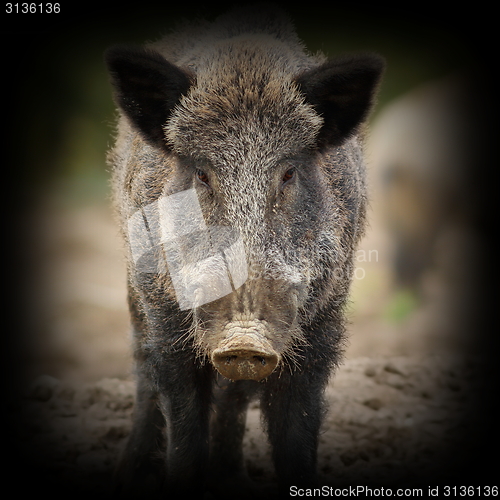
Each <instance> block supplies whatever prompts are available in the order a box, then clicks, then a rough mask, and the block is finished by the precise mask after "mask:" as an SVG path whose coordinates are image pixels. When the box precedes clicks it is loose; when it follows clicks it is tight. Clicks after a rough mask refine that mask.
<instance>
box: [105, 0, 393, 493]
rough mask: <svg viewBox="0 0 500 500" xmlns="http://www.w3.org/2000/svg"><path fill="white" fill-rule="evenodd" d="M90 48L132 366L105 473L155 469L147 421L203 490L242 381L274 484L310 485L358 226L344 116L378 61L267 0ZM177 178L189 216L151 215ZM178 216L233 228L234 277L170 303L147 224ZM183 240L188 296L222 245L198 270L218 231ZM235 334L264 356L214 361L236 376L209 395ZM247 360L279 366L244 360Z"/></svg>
mask: <svg viewBox="0 0 500 500" xmlns="http://www.w3.org/2000/svg"><path fill="white" fill-rule="evenodd" d="M106 62H107V65H108V68H109V70H110V73H111V79H112V84H113V87H114V89H115V100H116V103H117V105H118V107H119V109H120V112H121V114H120V120H119V124H118V136H117V139H116V143H115V146H114V148H113V150H112V152H111V154H110V155H109V162H110V163H111V165H112V167H113V190H114V200H115V206H116V211H117V213H118V218H119V221H120V226H121V229H122V233H123V237H124V239H125V241H126V243H127V252H128V254H127V262H128V284H129V304H130V312H131V319H132V324H133V328H134V353H135V359H136V363H137V377H138V392H137V405H136V411H135V417H134V418H135V420H134V427H133V430H132V433H131V436H130V439H129V442H128V445H127V448H126V450H125V453H124V456H123V458H122V461H121V463H120V466H119V470H118V473H117V477H118V481H119V488H121V492H126V493H130V491H134V490H135V491H137V492H141V491H142V487H143V485H144V482H145V481H147V480H148V477H149V475H150V473H153V474H155V473H158V470H157V467H155V465H154V463H153V461H152V458H151V457H152V456H154V454H155V453H156V446H157V442H158V441H159V440H160V437H161V431H160V430H159V429H158V427H159V422H165V423H166V428H167V432H166V434H167V447H166V450H167V451H166V458H165V460H166V462H167V467H166V468H163V474H165V470H166V476H167V477H166V481H165V484H166V485H167V486H166V487H167V488H168V491H169V493H170V494H174V496H175V494H176V493H177V494H179V495H180V494H182V495H183V496H186V497H187V496H189V495H193V496H201V492H202V491H203V490H204V489H205V488H206V487H209V488H210V485H209V483H210V479H211V478H215V479H214V483H213V484H212V486H211V488H212V491H213V494H214V495H217V494H218V493H217V491H220V490H218V483H219V479H218V477H219V476H223V475H229V476H230V475H233V476H234V477H237V478H241V477H243V475H244V473H243V469H244V461H243V455H242V451H241V443H242V438H243V432H244V429H245V425H244V417H243V415H244V412H245V411H246V408H247V405H248V403H249V401H250V399H251V398H252V397H253V396H256V395H258V396H259V397H260V400H261V409H262V413H263V416H264V419H265V422H266V429H267V432H268V436H269V440H270V443H271V445H272V447H273V460H274V464H275V467H276V472H277V476H278V478H279V481H280V483H281V484H282V486H283V487H284V491H287V490H286V488H287V486H288V485H290V484H295V485H297V486H299V485H310V484H313V480H314V474H315V467H316V448H317V442H318V432H319V426H320V424H321V420H322V415H323V412H324V403H323V391H324V388H325V385H326V383H327V381H328V378H329V376H330V374H331V372H332V370H333V369H334V368H335V367H336V366H337V365H338V363H339V362H340V359H341V353H342V350H343V343H344V337H345V319H344V308H345V304H346V300H347V297H348V292H349V286H350V282H351V278H352V272H353V267H354V266H353V264H354V263H353V258H354V252H355V250H356V246H357V244H358V242H359V240H360V238H361V236H362V234H363V232H364V226H365V211H366V185H365V167H364V164H363V154H362V137H361V135H362V134H361V127H362V123H363V121H364V120H365V118H366V116H367V114H368V113H369V111H370V107H371V105H372V102H373V98H374V95H375V92H376V87H377V82H378V80H379V78H380V75H381V72H382V69H383V62H382V60H381V58H380V57H378V56H375V55H363V56H359V57H351V58H344V59H340V60H328V59H327V58H326V57H324V56H323V55H315V56H312V55H311V54H309V53H308V52H307V51H306V50H305V48H304V46H303V44H302V42H301V41H300V40H299V38H298V37H297V35H296V33H295V31H294V29H293V25H292V23H291V21H290V19H289V18H288V16H287V15H286V14H284V13H283V12H282V11H280V10H279V9H276V8H268V7H266V8H262V7H259V8H242V9H236V10H234V11H232V12H230V13H228V14H225V15H223V16H220V17H219V18H218V19H216V20H215V21H214V22H213V23H208V22H204V21H199V22H195V23H186V24H184V25H183V26H181V27H179V28H178V29H177V30H176V31H174V32H173V33H171V34H170V35H167V36H166V37H164V38H162V39H161V40H159V41H157V42H154V43H150V44H148V45H147V46H146V47H130V46H128V47H117V48H112V49H110V50H109V51H108V52H107V54H106ZM178 193H190V194H192V195H193V196H194V198H193V199H194V200H196V201H195V202H194V204H195V205H196V207H195V208H196V210H198V208H197V207H198V204H199V212H200V213H201V215H200V214H199V213H198V212H197V211H196V210H194V209H193V213H194V214H195V215H194V216H192V217H191V218H190V217H188V216H187V215H184V214H183V213H182V211H181V216H178V215H176V216H175V217H176V218H174V219H172V220H170V219H168V217H171V218H173V217H174V216H172V215H168V216H165V214H163V215H162V212H161V210H160V208H159V207H160V206H163V205H162V204H163V202H164V201H165V200H169V199H170V200H171V199H172V198H169V197H173V195H177V194H178ZM191 208H193V207H191ZM191 208H189V207H188V208H187V209H186V210H187V211H189V210H191ZM141 214H142V216H141ZM196 214H198V215H196ZM162 217H166V218H167V219H168V220H162ZM193 218H194V219H193ZM193 220H198V229H197V230H198V231H199V232H200V233H202V234H205V233H204V231H205V232H206V231H208V229H204V228H222V229H221V234H226V233H227V234H228V235H229V234H231V235H233V234H234V235H236V236H235V238H236V239H237V241H239V242H241V245H242V248H244V257H242V261H243V263H244V265H243V267H244V273H243V274H244V276H245V279H244V281H243V282H242V283H239V284H238V285H237V286H235V285H234V276H232V278H231V280H232V281H231V286H232V288H231V289H230V290H229V292H228V293H226V294H225V295H223V294H220V295H218V296H217V297H216V298H211V299H210V300H209V301H208V302H206V303H203V304H197V303H196V302H193V305H192V308H191V309H190V308H189V307H185V306H182V307H181V305H180V303H181V300H180V294H182V292H180V291H179V287H178V285H177V288H176V286H174V278H173V273H174V271H175V269H174V268H175V266H176V265H177V263H178V262H177V261H175V262H174V263H172V262H173V261H171V260H168V259H167V258H166V257H165V255H166V252H167V250H166V249H165V248H166V247H165V244H166V237H165V234H164V232H162V231H164V230H165V229H164V228H165V227H166V226H168V225H169V224H170V225H171V226H172V227H173V226H178V227H179V228H180V229H179V230H180V233H179V234H181V235H183V236H185V235H188V234H189V233H190V231H194V229H193V227H191V226H190V225H192V224H193ZM162 228H163V229H162ZM176 241H180V240H176ZM186 241H187V243H186V242H185V243H184V246H185V247H186V252H189V251H190V252H191V254H190V255H191V257H190V258H191V260H189V259H188V260H189V261H188V264H189V265H187V264H186V265H185V266H184V267H182V266H180V267H179V268H181V271H179V276H177V277H178V278H179V280H180V281H182V280H184V281H183V282H186V283H188V284H190V286H191V288H193V290H192V291H191V292H192V294H193V295H196V293H197V292H198V291H199V288H196V287H199V285H197V281H196V279H197V278H198V277H197V276H194V277H193V276H192V274H193V271H191V275H189V272H188V271H182V270H183V269H185V268H190V269H197V272H198V273H205V272H206V273H208V275H210V276H214V277H215V278H214V280H216V279H219V278H220V271H221V269H223V270H225V268H224V267H220V266H221V264H220V262H221V261H222V260H223V259H220V258H219V259H218V260H217V258H214V259H213V266H214V267H212V268H211V265H212V264H211V262H212V261H211V260H210V259H209V258H208V257H213V256H214V255H215V254H216V251H219V250H220V248H222V247H221V246H220V245H222V244H223V243H224V241H223V239H221V241H220V242H219V241H217V244H220V245H219V246H220V248H219V247H217V248H215V250H214V249H211V252H212V250H213V252H212V253H211V254H210V255H208V254H207V256H205V255H204V251H205V250H204V249H203V248H202V249H201V250H200V249H196V248H195V249H193V248H190V245H189V240H186ZM211 241H212V240H211ZM169 243H172V241H171V240H169ZM174 243H175V241H174ZM179 245H180V243H179ZM183 248H184V247H183ZM183 251H184V250H182V249H180V250H179V248H177V249H176V252H177V254H176V255H178V254H179V253H180V254H181V257H182V252H183ZM174 253H175V252H174ZM193 255H194V256H195V257H196V259H195V262H196V266H191V263H192V262H193V260H192V258H193ZM217 255H219V254H217ZM220 255H222V254H220ZM161 256H163V257H161ZM240 257H241V256H240ZM141 259H142V261H141ZM155 259H156V260H155ZM162 259H163V260H162ZM200 259H201V260H200ZM181 260H182V259H181ZM200 262H203V263H204V264H203V265H200V266H198V264H199V263H200ZM217 262H218V263H217ZM224 262H226V264H227V256H226V257H225V260H224ZM141 266H142V267H141ZM217 266H219V267H217ZM228 269H229V267H228ZM175 272H177V271H175ZM183 272H184V274H182V273H183ZM210 273H212V274H210ZM194 274H196V273H194ZM211 286H215V288H217V286H216V285H213V284H212V285H211ZM186 287H187V285H186ZM187 288H189V287H187ZM231 290H232V291H231ZM188 292H189V290H188ZM188 292H186V293H188ZM191 292H189V293H191ZM201 293H202V294H203V293H205V291H204V290H202V292H201ZM211 297H212V296H211ZM229 331H231V332H233V333H231V334H229V333H228V332H229ZM239 331H242V332H243V334H242V336H241V337H244V336H245V335H247V337H251V335H249V334H248V332H250V331H251V332H252V335H254V337H255V338H257V339H260V340H258V341H259V342H260V341H262V342H261V344H262V345H263V346H266V349H268V350H269V349H271V350H272V353H271V354H273V353H275V354H276V356H274V357H273V356H270V357H267V358H266V356H267V353H268V351H265V350H264V348H262V350H261V351H259V352H260V353H261V354H262V353H264V354H265V356H264V355H263V356H262V357H260V356H255V357H254V358H255V359H253V361H252V362H253V363H254V364H253V365H251V366H253V367H254V368H253V369H255V370H257V371H259V373H265V376H264V375H263V376H262V377H264V379H263V380H261V378H259V377H257V375H256V376H254V377H253V379H252V380H247V379H248V378H251V377H250V375H248V373H250V372H248V373H247V372H245V373H246V375H245V377H246V378H247V379H244V378H245V377H243V376H240V375H238V376H234V377H232V376H228V378H232V379H234V378H238V377H240V378H241V380H236V381H234V382H229V381H228V382H227V386H224V390H220V391H218V392H217V387H216V384H215V385H214V381H215V378H216V377H215V370H216V369H217V370H218V371H219V372H220V373H222V374H224V373H225V372H224V371H223V367H222V366H221V364H222V362H219V361H217V362H218V363H219V365H217V362H216V361H215V358H214V357H213V356H212V355H213V353H214V352H215V351H216V350H217V349H218V347H219V346H221V345H224V343H225V342H228V339H231V340H230V341H231V342H233V339H236V340H238V339H239V338H240V337H238V335H239V333H236V334H235V333H234V332H239ZM245 332H247V333H245ZM254 337H252V338H254ZM252 342H253V341H252ZM226 345H227V344H226ZM231 345H232V344H231ZM267 346H271V347H267ZM228 352H229V351H228ZM231 352H233V351H231ZM235 352H236V354H235V357H236V358H238V356H239V352H238V349H236V350H235ZM250 352H252V353H253V352H254V351H250ZM223 354H224V356H225V351H223ZM231 357H232V356H228V358H227V362H228V363H229V362H230V361H231V360H230V359H229V358H231ZM261 358H262V359H261ZM223 359H226V358H225V357H224V358H223ZM260 359H261V361H262V366H265V365H266V363H267V366H271V367H272V366H273V365H272V363H270V362H269V360H270V359H272V360H275V359H278V360H279V364H277V367H276V368H275V369H274V371H272V372H270V371H262V370H265V369H264V368H262V367H261V366H260V365H259V360H260ZM273 362H274V361H273ZM276 363H278V362H276ZM216 392H217V394H216ZM214 400H215V402H214ZM212 404H215V411H214V413H213V418H212V419H211V422H209V420H210V419H209V416H210V409H211V407H212ZM209 470H210V474H209V473H208V471H209ZM218 475H219V476H218ZM207 485H208V486H207ZM221 488H223V486H221ZM235 495H238V493H237V492H235Z"/></svg>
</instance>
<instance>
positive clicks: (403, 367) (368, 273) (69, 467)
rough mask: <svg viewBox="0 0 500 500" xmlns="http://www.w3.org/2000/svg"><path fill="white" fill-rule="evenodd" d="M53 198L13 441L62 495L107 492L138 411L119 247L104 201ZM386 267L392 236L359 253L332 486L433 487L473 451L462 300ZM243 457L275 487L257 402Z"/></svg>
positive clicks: (335, 410) (326, 443) (331, 450)
mask: <svg viewBox="0 0 500 500" xmlns="http://www.w3.org/2000/svg"><path fill="white" fill-rule="evenodd" d="M51 200H53V201H51V202H50V203H46V202H44V204H43V209H41V210H40V211H39V212H38V213H37V216H36V219H35V221H34V224H33V231H32V232H33V238H35V239H36V241H37V242H38V243H37V246H36V249H37V250H36V251H37V254H38V256H39V262H38V266H37V268H38V269H39V275H38V276H37V279H36V283H34V284H33V289H32V294H31V298H30V300H31V301H32V311H33V312H32V318H30V321H32V322H33V324H34V325H36V328H34V332H35V334H34V335H33V338H32V339H31V342H30V350H29V352H28V353H27V359H26V367H27V368H26V371H27V378H28V380H29V384H28V387H27V388H26V390H25V392H24V394H23V398H22V400H21V401H19V405H18V408H16V411H18V412H19V417H18V419H19V420H18V423H20V424H21V425H20V427H19V428H20V429H22V431H21V434H20V436H19V437H17V438H16V439H18V441H19V443H20V445H19V447H20V450H21V451H22V452H23V454H24V455H25V456H30V457H31V458H32V459H33V461H34V464H35V469H36V470H38V471H41V473H42V475H43V481H44V482H45V483H46V484H47V485H49V487H50V491H52V492H53V493H54V494H55V493H56V492H58V491H64V492H69V493H71V495H72V496H75V495H76V496H77V494H78V493H82V494H85V495H88V494H92V495H94V496H96V495H100V494H102V495H103V496H107V495H108V494H109V492H110V484H111V475H112V470H113V467H114V466H115V464H116V462H117V459H118V456H119V452H120V450H121V448H122V447H123V445H124V443H125V440H126V438H127V435H128V433H129V431H130V428H131V412H132V409H133V404H134V382H133V378H132V376H131V370H132V365H131V357H130V352H129V338H128V317H127V310H126V300H125V266H124V262H123V258H122V253H121V252H122V250H121V241H120V239H119V237H118V231H117V228H116V226H115V224H114V221H113V219H112V217H111V214H110V210H109V209H108V207H107V205H105V204H103V203H96V204H92V205H78V204H76V205H75V206H70V207H67V206H66V207H65V208H64V210H62V209H61V206H60V203H62V202H61V201H60V200H59V201H57V196H52V197H51ZM54 200H55V201H54ZM372 225H374V226H375V228H376V227H377V221H376V220H375V221H374V222H372ZM41 235H43V237H41ZM363 252H364V253H363ZM389 259H390V245H389V244H388V242H387V240H386V239H384V236H383V232H381V231H377V230H375V231H371V232H369V233H368V236H367V238H366V239H365V241H364V242H363V246H362V252H361V253H359V255H358V263H357V266H358V270H357V274H356V276H357V277H356V279H355V280H354V283H353V294H352V305H351V308H350V311H349V317H350V328H349V330H350V343H349V347H348V348H347V352H346V359H345V362H344V364H343V365H342V366H341V367H340V368H339V370H338V372H337V374H336V376H335V377H333V378H332V381H331V383H330V385H329V387H328V390H327V394H326V395H327V400H328V403H329V407H330V410H329V413H328V416H327V418H326V420H325V422H324V426H323V430H322V433H321V439H320V444H319V464H318V465H319V471H320V474H321V476H322V478H323V480H324V484H325V485H326V484H329V485H334V486H336V487H340V486H349V485H351V486H358V485H368V484H377V485H380V486H385V487H388V486H392V485H395V484H399V485H401V486H402V487H406V486H408V487H409V486H410V485H414V484H423V485H424V487H425V488H426V489H427V487H428V486H432V485H433V483H432V482H429V481H430V479H429V478H430V477H431V476H432V477H433V478H436V477H439V478H440V479H443V478H446V477H448V476H447V474H449V477H450V478H454V480H455V481H456V480H457V477H458V476H457V474H458V473H459V472H460V471H462V466H464V463H462V459H463V457H464V454H466V452H467V450H469V448H470V449H475V448H474V446H475V445H476V444H477V442H476V441H477V439H478V438H477V429H478V427H479V428H480V427H481V420H480V416H479V415H478V414H477V413H474V412H473V411H472V408H474V407H476V408H477V406H476V399H477V398H476V396H477V395H478V394H479V393H478V389H477V387H478V384H479V383H480V382H481V360H480V359H479V358H477V357H474V356H470V357H466V356H464V355H463V353H464V351H465V350H467V349H468V346H469V343H470V340H469V339H468V338H467V336H464V335H459V334H458V333H457V331H458V330H457V328H455V323H454V322H453V321H452V320H451V318H452V317H453V314H452V311H453V308H454V307H456V304H455V303H452V304H450V302H453V301H450V300H448V294H447V291H446V290H447V289H446V287H444V286H443V284H442V280H441V279H440V277H439V276H437V274H439V273H434V274H431V275H430V276H428V277H427V278H426V285H425V286H426V289H427V292H426V293H427V299H426V300H421V301H420V302H419V301H417V299H412V300H407V299H405V296H404V294H403V295H402V294H398V293H396V292H394V290H393V289H392V285H391V277H390V271H389V268H388V261H389ZM16 418H17V417H16ZM473 429H474V430H473ZM245 456H246V463H247V468H248V470H249V473H250V475H251V477H252V478H254V479H255V480H256V481H258V482H266V481H272V480H273V470H272V466H271V462H270V453H269V448H268V445H267V443H266V440H265V437H264V435H263V433H262V429H261V426H260V417H259V409H258V405H257V404H255V405H253V406H252V408H251V410H250V411H249V414H248V419H247V435H246V437H245ZM474 460H475V461H482V460H483V457H482V456H478V455H475V458H474ZM465 465H466V464H465ZM492 479H493V478H492ZM68 488H71V489H68Z"/></svg>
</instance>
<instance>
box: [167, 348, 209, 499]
mask: <svg viewBox="0 0 500 500" xmlns="http://www.w3.org/2000/svg"><path fill="white" fill-rule="evenodd" d="M158 371H159V373H158V382H159V398H158V403H159V407H160V409H161V412H162V414H163V416H164V418H165V422H166V445H167V448H166V470H167V477H166V483H165V493H168V495H169V496H170V497H173V498H177V497H180V496H181V495H182V497H185V496H186V497H188V496H189V495H190V494H192V495H195V494H201V492H202V491H203V489H204V488H205V479H206V474H207V468H208V457H209V413H210V402H211V388H212V379H213V371H212V368H211V366H210V365H209V364H206V365H203V366H201V365H199V364H197V363H196V361H195V355H194V353H192V352H189V351H185V350H181V351H177V352H175V353H171V354H169V355H168V356H165V355H164V356H163V361H162V364H161V365H160V367H159V368H158Z"/></svg>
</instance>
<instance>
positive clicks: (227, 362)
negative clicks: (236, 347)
mask: <svg viewBox="0 0 500 500" xmlns="http://www.w3.org/2000/svg"><path fill="white" fill-rule="evenodd" d="M237 357H238V356H228V357H227V358H226V365H230V364H231V363H232V362H233V361H234V360H235V359H236V358H237Z"/></svg>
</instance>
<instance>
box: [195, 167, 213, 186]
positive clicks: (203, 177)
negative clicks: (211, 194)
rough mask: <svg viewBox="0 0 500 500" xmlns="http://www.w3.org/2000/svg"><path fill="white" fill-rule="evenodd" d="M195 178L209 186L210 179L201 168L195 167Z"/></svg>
mask: <svg viewBox="0 0 500 500" xmlns="http://www.w3.org/2000/svg"><path fill="white" fill-rule="evenodd" d="M196 178H197V179H198V180H199V181H200V182H201V183H202V184H204V185H205V186H207V187H210V179H209V178H208V175H207V174H206V173H205V172H203V170H200V169H199V168H197V169H196Z"/></svg>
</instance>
